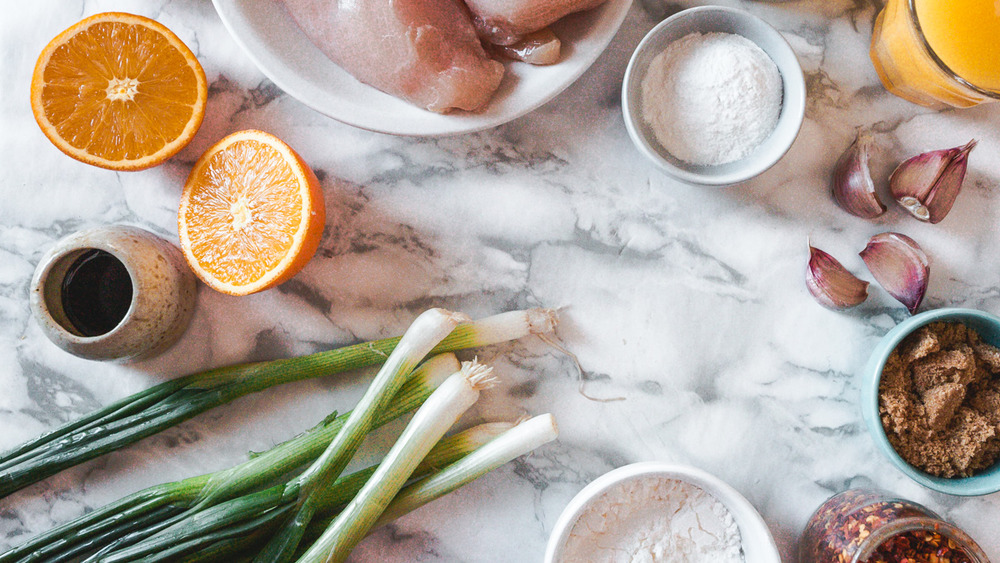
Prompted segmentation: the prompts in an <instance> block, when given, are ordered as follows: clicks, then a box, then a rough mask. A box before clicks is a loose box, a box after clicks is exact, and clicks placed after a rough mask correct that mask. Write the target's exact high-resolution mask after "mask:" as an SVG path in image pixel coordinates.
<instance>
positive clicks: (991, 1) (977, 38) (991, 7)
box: [916, 0, 1000, 92]
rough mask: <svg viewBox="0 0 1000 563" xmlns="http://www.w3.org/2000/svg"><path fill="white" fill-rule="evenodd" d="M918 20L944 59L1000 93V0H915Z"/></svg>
mask: <svg viewBox="0 0 1000 563" xmlns="http://www.w3.org/2000/svg"><path fill="white" fill-rule="evenodd" d="M916 8H917V22H918V23H919V24H920V29H921V30H922V31H923V32H924V37H925V38H927V44H928V45H929V46H930V48H931V49H932V50H933V51H934V53H936V54H937V56H938V58H940V59H941V62H943V63H944V64H945V66H947V67H948V68H950V69H951V70H952V72H954V73H955V74H957V75H958V76H961V77H962V78H964V79H965V80H967V81H969V82H970V83H971V84H974V85H976V86H979V87H980V88H985V89H987V90H993V91H998V92H1000V0H916Z"/></svg>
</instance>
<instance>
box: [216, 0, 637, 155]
mask: <svg viewBox="0 0 1000 563" xmlns="http://www.w3.org/2000/svg"><path fill="white" fill-rule="evenodd" d="M213 4H215V9H216V11H217V12H218V13H219V16H220V17H221V18H222V22H223V23H224V24H225V26H226V28H228V29H229V32H230V33H231V34H232V36H233V38H234V39H236V42H237V43H238V44H239V45H240V46H241V47H242V48H243V50H244V51H246V53H247V55H248V56H249V57H250V59H251V60H252V61H253V62H254V64H256V65H257V67H258V68H260V70H261V72H263V73H264V74H265V75H266V76H267V77H268V78H269V79H271V81H272V82H274V83H275V84H276V85H277V86H278V87H279V88H281V89H282V90H284V91H285V92H287V93H288V94H289V95H291V96H292V97H294V98H295V99H297V100H299V101H300V102H302V103H304V104H306V105H307V106H309V107H311V108H313V109H315V110H316V111H318V112H320V113H323V114H325V115H328V116H330V117H332V118H334V119H337V120H339V121H343V122H344V123H348V124H350V125H354V126H356V127H361V128H363V129H369V130H372V131H379V132H382V133H391V134H394V135H420V136H439V135H453V134H457V133H469V132H472V131H480V130H483V129H489V128H491V127H496V126H497V125H500V124H501V123H506V122H508V121H510V120H512V119H515V118H517V117H520V116H522V115H524V114H526V113H528V112H529V111H531V110H533V109H535V108H537V107H538V106H540V105H542V104H544V103H545V102H547V101H549V100H551V99H552V98H553V97H555V96H556V94H558V93H560V92H562V91H563V90H564V89H565V88H566V87H567V86H569V85H570V84H572V83H573V81H574V80H576V79H577V78H579V76H580V75H581V74H583V72H584V71H585V70H587V68H589V67H590V65H591V64H593V62H594V61H595V60H597V57H598V56H599V55H600V54H601V53H602V52H603V51H604V49H605V47H607V45H608V43H609V42H611V38H612V37H614V35H615V32H617V31H618V27H619V26H621V23H622V20H624V19H625V15H626V14H627V13H628V9H629V6H630V5H631V4H632V0H608V1H607V2H606V3H605V4H603V5H601V6H600V7H598V8H596V9H594V10H590V11H589V12H584V13H579V14H571V15H569V16H567V17H565V18H563V19H562V20H560V21H559V22H556V24H555V25H553V26H552V28H553V30H554V31H555V32H556V34H557V35H558V36H559V38H560V39H561V40H562V42H563V57H562V60H561V61H560V62H559V63H557V64H555V65H552V66H532V65H529V64H526V63H520V62H510V63H506V65H505V66H506V67H507V72H506V74H505V75H504V79H503V82H502V83H501V84H500V89H499V90H498V91H497V93H496V94H494V96H493V99H492V100H491V101H490V103H489V105H488V106H487V107H486V108H485V110H483V111H481V112H479V113H468V112H456V113H453V114H448V115H439V114H436V113H433V112H430V111H427V110H424V109H421V108H418V107H416V106H414V105H411V104H409V103H407V102H404V101H403V100H400V99H398V98H394V97H392V96H390V95H388V94H385V93H383V92H381V91H379V90H376V89H375V88H372V87H371V86H368V85H366V84H362V83H361V82H358V81H357V80H355V79H354V77H352V76H351V75H350V74H348V73H347V72H346V71H344V70H343V69H341V68H340V67H339V66H337V65H336V64H334V63H333V61H331V60H330V59H328V58H327V57H326V55H324V54H323V52H322V51H320V50H319V48H318V47H316V46H315V45H314V44H313V43H312V42H311V41H310V40H309V39H308V38H307V37H306V36H305V35H304V34H303V33H302V32H301V30H299V27H298V25H297V24H296V23H295V20H294V19H293V18H292V16H291V15H290V14H289V13H288V12H287V11H286V10H285V5H284V3H283V2H278V1H275V0H213Z"/></svg>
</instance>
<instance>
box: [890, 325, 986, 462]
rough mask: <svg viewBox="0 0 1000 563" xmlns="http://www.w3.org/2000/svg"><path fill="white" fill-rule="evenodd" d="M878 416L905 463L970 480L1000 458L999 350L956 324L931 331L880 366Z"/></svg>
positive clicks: (913, 339) (922, 332)
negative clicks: (881, 367)
mask: <svg viewBox="0 0 1000 563" xmlns="http://www.w3.org/2000/svg"><path fill="white" fill-rule="evenodd" d="M879 414H880V416H881V418H882V426H883V427H884V428H885V432H886V436H887V437H888V438H889V443H890V444H892V447H893V448H894V449H895V450H896V452H897V453H899V455H900V456H901V457H902V458H903V459H904V460H906V462H907V463H909V464H910V465H913V466H914V467H916V468H918V469H920V470H922V471H925V472H927V473H930V474H931V475H936V476H939V477H968V476H970V475H973V474H974V473H976V472H977V471H981V470H983V469H986V468H987V467H989V466H991V465H993V463H995V462H996V460H997V459H998V458H1000V349H997V348H995V347H994V346H991V345H989V344H986V343H985V342H983V341H982V340H981V339H980V337H979V335H978V334H977V333H976V332H975V331H974V330H971V329H969V328H967V327H966V326H965V325H963V324H961V323H931V324H929V325H927V326H924V327H921V328H920V329H918V330H917V331H915V332H914V333H913V334H911V335H910V336H908V337H907V338H906V339H904V340H903V342H901V343H900V345H899V346H897V347H896V349H895V350H893V351H892V353H891V354H890V355H889V358H888V359H887V360H886V364H885V367H884V368H883V369H882V374H881V380H880V382H879Z"/></svg>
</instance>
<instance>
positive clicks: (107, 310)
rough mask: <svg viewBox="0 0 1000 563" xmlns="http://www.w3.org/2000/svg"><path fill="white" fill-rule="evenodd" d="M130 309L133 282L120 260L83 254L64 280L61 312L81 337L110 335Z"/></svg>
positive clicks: (95, 251)
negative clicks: (64, 313)
mask: <svg viewBox="0 0 1000 563" xmlns="http://www.w3.org/2000/svg"><path fill="white" fill-rule="evenodd" d="M131 305H132V278H131V276H130V275H129V273H128V270H127V269H125V265H124V264H122V262H121V260H119V259H118V258H115V257H114V256H113V255H112V254H111V253H109V252H106V251H104V250H99V249H96V248H95V249H91V250H87V251H85V252H84V253H83V254H81V255H80V256H79V257H78V258H77V259H76V260H75V261H74V262H73V264H72V265H70V267H69V270H67V272H66V277H65V278H63V282H62V306H63V311H65V312H66V317H67V318H68V319H69V321H70V322H71V323H72V324H73V327H74V328H76V330H77V331H78V332H79V333H80V334H81V335H82V336H88V337H89V336H100V335H102V334H107V333H108V332H111V331H112V330H113V329H114V328H115V327H116V326H118V323H120V322H121V321H122V319H124V318H125V315H126V314H127V313H128V310H129V307H131Z"/></svg>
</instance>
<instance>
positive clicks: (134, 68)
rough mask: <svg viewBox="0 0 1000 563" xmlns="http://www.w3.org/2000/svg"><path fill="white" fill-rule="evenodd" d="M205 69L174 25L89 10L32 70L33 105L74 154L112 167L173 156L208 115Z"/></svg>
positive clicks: (49, 132) (52, 135)
mask: <svg viewBox="0 0 1000 563" xmlns="http://www.w3.org/2000/svg"><path fill="white" fill-rule="evenodd" d="M207 98H208V88H207V86H206V83H205V71H203V70H202V68H201V65H200V64H198V59H196V58H195V56H194V54H193V53H191V50H190V49H188V48H187V46H186V45H184V43H183V42H181V40H180V39H178V38H177V36H176V35H174V34H173V33H172V32H171V31H170V30H169V29H167V28H166V27H164V26H163V25H162V24H160V23H157V22H156V21H153V20H151V19H149V18H145V17H142V16H137V15H134V14H125V13H121V12H107V13H103V14H97V15H94V16H91V17H89V18H86V19H84V20H82V21H80V22H77V23H76V24H75V25H73V26H71V27H70V28H69V29H67V30H66V31H63V32H62V33H60V34H59V35H57V36H56V38H55V39H53V40H52V41H50V42H49V44H48V45H46V46H45V49H43V50H42V54H41V55H39V57H38V62H37V63H35V73H34V75H32V77H31V111H32V113H34V115H35V120H36V121H37V122H38V125H39V127H41V128H42V132H43V133H45V136H46V137H48V138H49V140H50V141H52V143H53V144H55V146H56V147H58V148H59V150H61V151H63V152H64V153H66V154H68V155H69V156H71V157H73V158H75V159H77V160H80V161H83V162H86V163H87V164H93V165H94V166H100V167H101V168H110V169H112V170H142V169H143V168H149V167H150V166H155V165H157V164H159V163H161V162H163V161H164V160H166V159H168V158H170V157H171V156H173V155H174V154H176V153H177V151H179V150H181V149H182V148H184V145H186V144H187V143H188V141H190V140H191V138H192V137H194V134H195V133H196V132H197V131H198V127H199V126H201V120H202V117H204V115H205V101H206V99H207Z"/></svg>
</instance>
